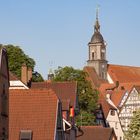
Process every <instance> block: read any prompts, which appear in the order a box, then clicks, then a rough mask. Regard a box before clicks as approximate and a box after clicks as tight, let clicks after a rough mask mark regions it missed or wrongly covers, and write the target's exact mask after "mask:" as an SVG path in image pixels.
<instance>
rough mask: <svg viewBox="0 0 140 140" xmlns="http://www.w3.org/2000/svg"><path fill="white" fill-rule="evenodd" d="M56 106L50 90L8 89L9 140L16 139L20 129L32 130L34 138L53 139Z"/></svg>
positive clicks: (53, 95)
mask: <svg viewBox="0 0 140 140" xmlns="http://www.w3.org/2000/svg"><path fill="white" fill-rule="evenodd" d="M57 107H58V98H57V96H56V95H55V94H54V92H53V91H52V90H10V94H9V140H18V139H19V132H20V130H32V131H33V139H34V140H45V139H48V140H53V139H54V137H55V129H56V128H55V127H56V120H57V111H58V110H57Z"/></svg>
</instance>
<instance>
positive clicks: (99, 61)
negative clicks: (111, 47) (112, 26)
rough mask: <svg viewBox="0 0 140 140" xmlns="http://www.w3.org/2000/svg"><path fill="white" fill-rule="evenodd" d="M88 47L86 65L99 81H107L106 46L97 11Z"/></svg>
mask: <svg viewBox="0 0 140 140" xmlns="http://www.w3.org/2000/svg"><path fill="white" fill-rule="evenodd" d="M88 46H89V59H88V61H87V65H88V66H90V67H94V69H95V71H96V73H97V75H98V76H99V78H100V79H104V80H107V60H106V44H105V41H104V39H103V36H102V35H101V33H100V24H99V20H98V10H97V12H96V21H95V25H94V34H93V36H92V38H91V41H90V42H89V44H88Z"/></svg>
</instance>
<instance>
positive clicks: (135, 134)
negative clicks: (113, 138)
mask: <svg viewBox="0 0 140 140" xmlns="http://www.w3.org/2000/svg"><path fill="white" fill-rule="evenodd" d="M126 139H127V140H140V110H138V111H136V112H135V113H134V116H133V118H132V120H131V122H130V126H129V129H128V131H127V132H126Z"/></svg>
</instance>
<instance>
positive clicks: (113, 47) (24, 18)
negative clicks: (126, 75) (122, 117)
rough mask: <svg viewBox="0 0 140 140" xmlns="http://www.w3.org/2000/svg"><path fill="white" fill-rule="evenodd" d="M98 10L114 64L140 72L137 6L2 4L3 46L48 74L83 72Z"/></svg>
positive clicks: (105, 1)
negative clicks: (70, 69) (18, 49)
mask: <svg viewBox="0 0 140 140" xmlns="http://www.w3.org/2000/svg"><path fill="white" fill-rule="evenodd" d="M97 5H99V22H100V26H101V30H100V31H101V34H102V35H103V37H104V40H105V41H106V42H107V60H108V63H111V64H119V65H132V66H140V61H139V60H140V53H139V52H140V1H139V0H135V1H134V0H116V1H115V0H0V44H13V45H16V46H20V47H21V48H22V50H23V51H24V52H25V53H26V54H27V55H28V56H30V57H31V58H33V59H34V60H35V61H36V66H35V70H36V71H38V72H39V73H41V74H42V76H43V77H44V79H47V74H48V72H49V70H50V69H53V70H55V69H57V68H58V66H62V67H64V66H72V67H74V68H77V69H82V68H83V67H84V66H85V65H86V64H87V63H86V61H87V60H88V43H89V41H90V39H91V37H92V35H93V33H94V23H95V19H96V7H97Z"/></svg>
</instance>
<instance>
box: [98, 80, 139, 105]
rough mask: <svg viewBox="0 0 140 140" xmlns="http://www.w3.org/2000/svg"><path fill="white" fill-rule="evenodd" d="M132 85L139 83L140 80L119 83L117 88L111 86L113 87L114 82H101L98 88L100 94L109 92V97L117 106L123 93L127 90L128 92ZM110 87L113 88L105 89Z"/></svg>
mask: <svg viewBox="0 0 140 140" xmlns="http://www.w3.org/2000/svg"><path fill="white" fill-rule="evenodd" d="M134 85H140V82H134V83H119V86H118V87H117V88H113V87H115V84H102V85H101V86H100V88H99V90H100V94H103V95H104V96H106V94H107V93H109V94H110V99H111V100H112V102H113V103H114V104H115V106H116V107H118V106H119V104H120V102H121V100H122V98H123V96H124V95H125V93H126V92H128V94H129V93H130V91H131V90H132V88H133V86H134ZM111 88H112V89H113V90H106V89H111Z"/></svg>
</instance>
